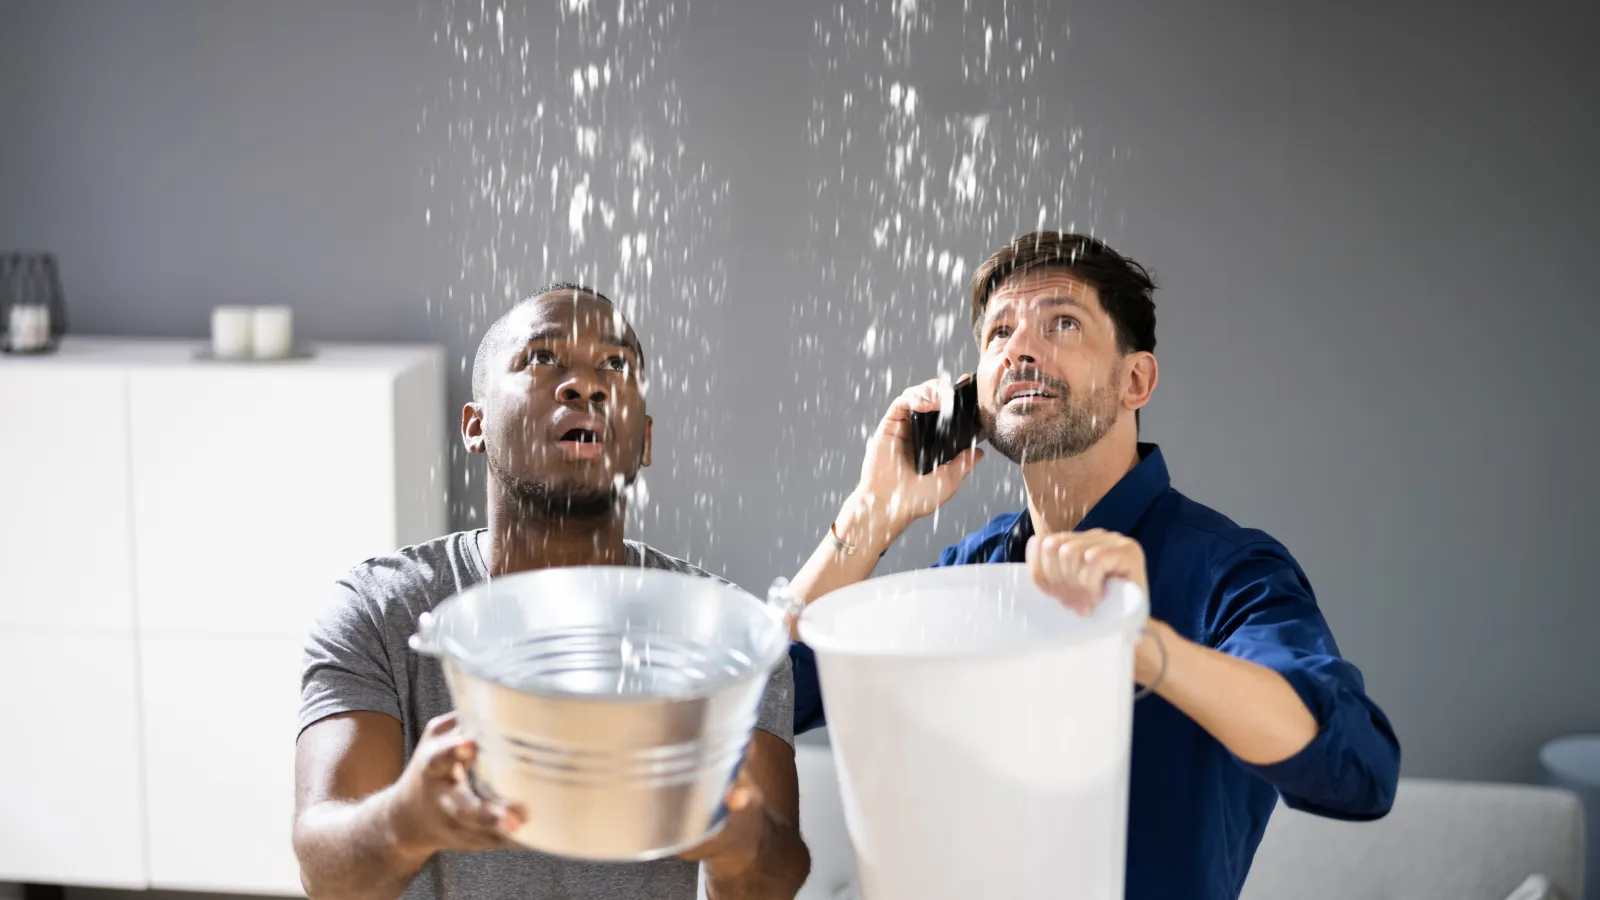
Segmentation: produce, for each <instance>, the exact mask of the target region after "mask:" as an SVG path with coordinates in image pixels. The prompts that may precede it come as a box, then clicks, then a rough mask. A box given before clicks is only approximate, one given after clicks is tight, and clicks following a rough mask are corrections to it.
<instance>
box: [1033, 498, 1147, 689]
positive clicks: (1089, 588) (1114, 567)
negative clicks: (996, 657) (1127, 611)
mask: <svg viewBox="0 0 1600 900" xmlns="http://www.w3.org/2000/svg"><path fill="white" fill-rule="evenodd" d="M1027 559H1028V571H1029V573H1031V574H1032V575H1033V581H1034V583H1035V584H1037V585H1039V587H1040V589H1042V590H1043V591H1044V592H1045V593H1047V594H1049V595H1050V596H1052V597H1055V598H1056V599H1057V600H1060V601H1061V602H1062V604H1064V605H1065V606H1067V607H1068V608H1069V609H1073V610H1076V611H1077V612H1078V613H1079V614H1080V615H1085V616H1086V615H1088V614H1090V613H1092V612H1094V608H1095V607H1096V606H1099V605H1100V601H1102V600H1104V599H1105V596H1106V581H1107V579H1111V578H1123V579H1126V580H1128V581H1131V582H1133V583H1134V584H1136V585H1138V586H1139V590H1141V591H1144V593H1145V596H1146V597H1148V596H1150V579H1149V576H1148V575H1146V573H1145V563H1144V548H1142V547H1140V546H1139V542H1138V541H1136V540H1134V539H1133V538H1131V537H1128V536H1127V535H1123V534H1117V533H1116V532H1114V531H1106V530H1104V529H1100V528H1096V529H1092V530H1090V531H1068V532H1064V533H1062V534H1052V535H1050V536H1048V537H1043V538H1041V537H1039V536H1038V535H1034V536H1033V537H1031V538H1029V539H1028V552H1027ZM1157 634H1159V635H1160V637H1159V638H1155V637H1152V635H1157ZM1177 640H1178V636H1177V634H1176V633H1175V632H1174V631H1173V630H1172V629H1171V628H1170V627H1168V626H1167V625H1166V624H1165V623H1162V622H1158V621H1156V620H1155V619H1151V620H1150V624H1149V626H1148V627H1147V628H1146V629H1145V636H1144V638H1143V639H1141V640H1140V641H1139V646H1138V648H1137V650H1136V652H1135V653H1134V680H1135V681H1137V682H1138V683H1139V684H1142V685H1148V684H1150V683H1151V682H1152V681H1153V680H1155V679H1156V678H1159V677H1160V673H1161V672H1162V671H1163V669H1164V668H1165V667H1166V651H1167V649H1171V648H1172V647H1173V646H1174V645H1175V643H1176V641H1177ZM1163 644H1165V645H1166V646H1165V648H1163Z"/></svg>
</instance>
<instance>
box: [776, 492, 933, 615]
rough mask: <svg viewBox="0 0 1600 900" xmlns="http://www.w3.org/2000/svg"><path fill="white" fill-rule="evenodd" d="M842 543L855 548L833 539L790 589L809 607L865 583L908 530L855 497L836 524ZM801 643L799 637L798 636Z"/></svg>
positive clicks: (824, 541)
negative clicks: (847, 548) (844, 588)
mask: <svg viewBox="0 0 1600 900" xmlns="http://www.w3.org/2000/svg"><path fill="white" fill-rule="evenodd" d="M832 525H833V527H834V528H835V529H837V531H838V534H839V537H840V539H841V540H843V541H845V542H846V543H848V544H850V545H851V546H853V547H854V548H855V552H854V553H848V552H846V550H845V549H844V548H842V547H840V546H839V544H838V543H836V542H835V541H834V539H833V536H832V535H824V536H823V538H822V543H820V544H818V545H817V549H816V550H815V551H814V552H813V553H812V554H811V558H810V559H808V560H806V564H805V565H804V566H802V567H801V568H800V571H799V572H798V573H797V574H796V575H795V576H794V581H792V582H790V585H789V589H790V590H791V591H793V592H794V593H795V595H796V596H797V597H799V598H800V600H802V601H803V602H805V603H810V602H811V601H813V600H815V599H817V598H818V597H821V596H822V595H824V594H826V593H828V592H830V591H834V590H837V589H839V588H842V587H845V586H847V585H851V584H855V583H856V582H858V581H864V580H865V579H866V578H868V577H869V576H871V575H872V570H873V569H875V568H877V565H878V557H879V556H881V555H882V554H883V552H884V551H885V550H887V549H889V546H890V545H892V544H893V543H894V542H895V540H896V539H898V538H899V537H900V534H901V532H903V531H904V530H905V526H904V525H902V524H899V523H898V522H897V521H895V520H894V519H892V518H890V517H889V516H888V514H887V511H886V510H883V509H878V508H874V505H873V504H872V503H871V502H870V501H868V500H864V499H862V498H860V497H859V496H857V495H855V494H851V495H850V497H849V498H847V499H846V500H845V502H844V504H843V506H842V507H840V509H839V515H838V517H837V518H836V519H834V521H833V523H832ZM795 639H796V640H798V639H799V636H798V635H795Z"/></svg>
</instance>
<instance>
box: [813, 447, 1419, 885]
mask: <svg viewBox="0 0 1600 900" xmlns="http://www.w3.org/2000/svg"><path fill="white" fill-rule="evenodd" d="M1139 453H1140V456H1141V460H1140V462H1139V464H1138V465H1137V466H1135V467H1134V469H1133V470H1132V471H1131V472H1129V473H1128V474H1127V475H1126V476H1124V477H1123V478H1122V480H1121V481H1119V482H1118V483H1117V485H1116V487H1114V488H1112V489H1111V491H1110V492H1109V493H1107V494H1106V496H1105V497H1104V498H1102V499H1101V501H1100V502H1099V503H1098V504H1096V505H1095V507H1094V508H1093V509H1092V510H1090V511H1089V514H1088V515H1087V516H1085V517H1084V520H1083V521H1082V522H1081V523H1079V525H1078V529H1079V530H1087V529H1091V528H1104V529H1106V530H1108V531H1115V532H1119V533H1121V534H1125V535H1128V536H1129V537H1132V538H1134V539H1135V540H1137V541H1138V542H1139V544H1140V546H1141V547H1143V548H1144V553H1145V562H1146V567H1147V572H1148V575H1149V580H1150V615H1151V616H1152V617H1153V618H1157V619H1160V620H1162V621H1164V622H1166V623H1167V624H1168V625H1170V626H1172V627H1173V628H1174V629H1176V630H1177V632H1178V633H1179V634H1181V635H1183V636H1184V637H1186V638H1188V639H1189V640H1191V641H1195V642H1196V643H1199V644H1202V645H1204V646H1207V647H1213V648H1215V649H1217V650H1221V651H1223V652H1226V653H1230V654H1232V655H1234V656H1237V657H1240V658H1243V659H1247V660H1250V661H1251V662H1254V663H1257V664H1260V665H1262V666H1266V667H1267V668H1269V669H1272V670H1273V671H1275V672H1278V673H1279V674H1281V675H1282V676H1283V677H1284V679H1285V680H1287V681H1288V682H1289V684H1290V685H1292V686H1293V687H1294V689H1295V691H1296V692H1297V693H1298V694H1299V695H1300V699H1301V700H1303V701H1305V704H1306V707H1307V708H1308V709H1309V710H1310V711H1311V713H1312V715H1313V716H1315V717H1316V720H1317V725H1318V730H1317V736H1316V738H1315V739H1313V740H1312V741H1311V743H1310V744H1309V745H1307V746H1306V747H1305V749H1303V750H1301V751H1300V752H1299V753H1297V754H1295V755H1294V756H1292V757H1290V758H1289V759H1286V760H1283V761H1281V762H1277V763H1273V764H1271V765H1264V766H1259V765H1251V764H1249V763H1246V762H1244V761H1242V760H1240V759H1239V758H1238V757H1236V756H1234V755H1233V754H1232V753H1230V752H1229V751H1228V749H1227V748H1226V747H1224V746H1222V744H1220V743H1219V742H1218V741H1217V740H1216V739H1215V738H1213V737H1211V735H1209V734H1208V733H1206V731H1205V730H1204V729H1202V728H1201V727H1200V726H1199V725H1197V724H1195V722H1194V721H1193V720H1191V719H1190V718H1189V717H1188V716H1185V715H1184V714H1183V713H1181V712H1179V711H1178V710H1177V708H1176V707H1174V706H1172V705H1171V704H1169V703H1167V702H1166V701H1165V700H1163V699H1161V698H1160V697H1155V696H1152V697H1147V698H1146V699H1144V700H1141V701H1139V703H1138V705H1137V707H1136V708H1135V711H1134V720H1133V750H1132V760H1131V764H1132V772H1131V776H1130V783H1129V796H1128V855H1127V891H1126V895H1127V897H1128V900H1172V898H1179V897H1182V898H1205V900H1213V898H1215V900H1221V898H1237V897H1238V896H1239V891H1240V890H1241V888H1242V887H1243V885H1244V879H1245V875H1246V874H1247V873H1248V872H1249V869H1250V861H1251V858H1252V857H1254V855H1255V851H1256V846H1257V845H1258V844H1260V842H1261V835H1262V832H1263V831H1264V830H1265V829H1266V826H1267V818H1268V817H1269V816H1270V815H1271V814H1272V810H1273V807H1274V806H1275V805H1276V803H1277V799H1278V797H1279V795H1280V794H1281V795H1282V797H1283V799H1284V801H1285V802H1286V803H1287V804H1288V805H1289V806H1290V807H1292V808H1295V809H1301V810H1306V811H1308V812H1312V813H1317V814H1319V815H1323V816H1329V817H1332V818H1337V819H1349V820H1366V819H1376V818H1378V817H1380V816H1382V815H1384V814H1385V813H1387V812H1388V811H1389V806H1390V804H1391V803H1392V802H1393V800H1394V793H1395V783H1396V781H1397V780H1398V778H1399V775H1400V744H1399V741H1398V740H1396V738H1395V735H1394V731H1393V729H1392V728H1390V726H1389V721H1388V719H1387V718H1386V717H1385V716H1384V714H1383V712H1382V711H1381V710H1380V709H1378V707H1377V706H1376V705H1375V704H1374V703H1373V702H1372V701H1371V700H1370V699H1368V698H1367V695H1366V692H1365V690H1364V687H1363V683H1362V678H1361V673H1360V671H1359V670H1357V669H1356V667H1355V666H1353V665H1351V664H1350V663H1349V662H1348V661H1346V660H1345V659H1343V658H1342V657H1341V656H1340V655H1339V648H1338V646H1337V645H1335V643H1334V640H1333V634H1332V633H1331V632H1330V631H1329V629H1328V623H1327V622H1326V621H1324V620H1323V617H1322V613H1321V612H1320V611H1319V610H1318V609H1317V603H1316V598H1315V597H1314V596H1313V594H1312V591H1311V585H1310V583H1309V582H1308V581H1307V579H1306V576H1305V573H1304V572H1302V571H1301V570H1300V566H1299V564H1298V563H1296V562H1295V560H1294V557H1292V556H1290V555H1289V551H1288V550H1287V549H1285V548H1284V547H1283V545H1282V544H1279V543H1278V542H1277V541H1275V540H1273V539H1272V538H1271V537H1270V536H1268V535H1267V534H1265V533H1263V532H1260V531H1256V530H1253V529H1248V528H1241V527H1239V526H1238V525H1235V524H1234V523H1233V522H1231V521H1229V520H1228V519H1227V518H1226V517H1225V516H1223V515H1221V514H1220V513H1218V512H1216V511H1214V510H1212V509H1209V508H1207V507H1205V506H1202V505H1201V504H1199V503H1196V502H1194V501H1193V500H1190V499H1189V498H1188V497H1185V496H1184V495H1183V494H1181V493H1179V492H1178V491H1177V490H1175V489H1173V487H1172V482H1171V479H1170V477H1169V476H1168V474H1167V465H1166V462H1165V461H1164V460H1163V459H1162V457H1161V451H1160V449H1159V448H1157V447H1155V446H1154V445H1151V444H1141V445H1140V446H1139ZM1032 535H1033V521H1032V517H1030V516H1029V515H1028V513H1027V511H1026V510H1024V511H1022V512H1018V513H1008V514H1005V515H1001V516H996V517H995V518H994V519H993V520H991V521H990V522H989V524H988V525H986V526H984V527H983V528H982V529H980V530H978V531H977V532H975V533H973V534H969V535H967V536H966V537H965V538H963V539H962V540H961V541H960V542H959V543H957V544H956V545H955V546H953V547H949V548H946V549H945V551H944V554H943V555H942V556H941V557H940V560H939V565H942V566H954V565H965V564H968V563H984V562H1021V561H1023V554H1024V552H1025V550H1026V547H1027V543H1028V538H1030V537H1031V536H1032ZM790 656H791V658H792V659H793V660H794V677H795V731H796V732H802V731H807V730H809V729H812V728H817V727H820V726H821V725H823V724H825V722H824V715H823V708H822V695H821V690H820V688H819V685H818V682H817V670H816V660H815V658H814V656H813V655H812V652H811V648H809V647H807V646H805V645H804V644H795V645H793V646H792V647H791V648H790Z"/></svg>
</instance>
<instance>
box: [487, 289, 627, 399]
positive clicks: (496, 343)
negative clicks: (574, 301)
mask: <svg viewBox="0 0 1600 900" xmlns="http://www.w3.org/2000/svg"><path fill="white" fill-rule="evenodd" d="M556 291H569V292H571V293H574V294H588V295H589V296H591V297H597V298H599V299H601V300H604V301H605V302H606V303H607V304H608V305H609V306H610V307H611V308H612V309H616V308H617V304H616V303H615V302H614V301H613V300H612V299H611V298H610V297H607V296H606V295H605V294H602V293H600V292H599V291H597V290H595V289H594V288H592V287H589V286H588V285H586V284H577V283H576V282H571V281H557V282H555V283H554V284H547V285H545V286H544V287H542V288H539V289H538V290H536V291H534V292H533V293H532V294H529V295H528V296H526V297H524V298H523V299H521V300H518V301H517V302H516V303H514V304H512V306H511V308H510V309H508V310H506V311H505V312H504V313H501V315H500V318H498V319H495V320H494V321H493V322H491V323H489V328H488V330H487V331H485V332H484V333H483V340H481V341H479V342H478V352H477V354H476V355H475V356H474V357H473V358H472V399H473V400H474V401H479V400H482V399H483V381H484V379H485V378H487V377H488V370H489V357H491V356H493V355H494V353H495V351H496V350H499V349H500V344H501V342H502V341H504V340H505V339H506V332H507V330H508V329H509V328H510V321H511V314H512V313H513V312H515V311H516V310H518V309H520V308H522V307H523V306H524V305H526V304H529V303H534V302H537V301H538V299H539V298H540V297H543V296H544V295H545V294H550V293H554V292H556ZM617 315H619V316H621V315H622V313H621V311H620V310H619V311H618V312H617ZM623 321H624V322H627V319H626V317H624V318H623ZM627 324H628V328H629V329H630V330H632V328H633V323H632V322H627ZM635 340H636V341H637V333H636V334H635ZM635 350H637V351H638V354H639V370H640V371H641V372H642V371H644V347H643V346H635Z"/></svg>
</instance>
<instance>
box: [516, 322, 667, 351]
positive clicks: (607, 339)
mask: <svg viewBox="0 0 1600 900" xmlns="http://www.w3.org/2000/svg"><path fill="white" fill-rule="evenodd" d="M571 339H572V330H571V329H569V328H540V329H538V330H536V331H534V332H532V333H530V334H529V335H528V337H527V339H526V340H524V341H523V344H534V343H538V342H539V341H570V340H571ZM600 343H601V345H602V346H606V347H621V348H622V349H624V350H632V351H633V352H634V355H638V353H639V348H638V347H637V346H636V345H635V344H634V343H633V342H632V341H630V340H628V339H627V338H625V337H622V336H621V335H616V334H607V335H604V336H602V337H601V338H600Z"/></svg>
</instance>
